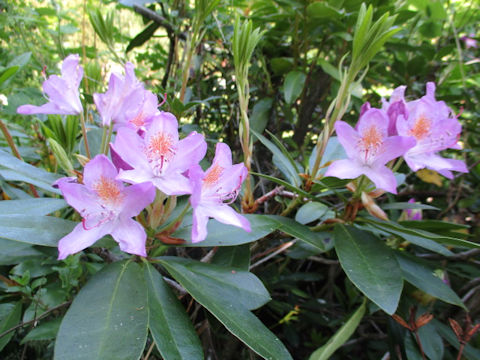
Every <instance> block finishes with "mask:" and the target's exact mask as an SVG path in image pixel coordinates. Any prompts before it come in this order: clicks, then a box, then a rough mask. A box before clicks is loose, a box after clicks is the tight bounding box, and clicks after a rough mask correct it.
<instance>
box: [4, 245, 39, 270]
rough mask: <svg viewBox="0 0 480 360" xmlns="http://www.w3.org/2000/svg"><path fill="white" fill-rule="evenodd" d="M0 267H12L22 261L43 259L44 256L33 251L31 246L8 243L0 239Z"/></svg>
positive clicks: (35, 250)
mask: <svg viewBox="0 0 480 360" xmlns="http://www.w3.org/2000/svg"><path fill="white" fill-rule="evenodd" d="M0 249H2V251H1V252H0V265H13V264H18V263H20V262H22V261H25V260H28V259H32V258H39V257H44V256H45V255H44V254H43V253H42V252H40V251H38V250H37V249H34V248H33V247H32V245H31V244H25V243H21V242H18V241H10V240H5V239H2V238H0Z"/></svg>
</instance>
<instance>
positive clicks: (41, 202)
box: [0, 198, 67, 215]
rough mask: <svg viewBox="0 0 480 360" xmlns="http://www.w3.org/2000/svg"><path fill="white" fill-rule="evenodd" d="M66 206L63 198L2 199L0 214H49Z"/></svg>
mask: <svg viewBox="0 0 480 360" xmlns="http://www.w3.org/2000/svg"><path fill="white" fill-rule="evenodd" d="M66 206H67V203H66V202H65V201H64V200H63V199H51V198H38V199H37V198H36V199H28V200H5V201H0V214H2V215H9V214H23V215H48V214H51V213H53V212H55V211H57V210H60V209H63V208H64V207H66Z"/></svg>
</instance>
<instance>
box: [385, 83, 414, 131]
mask: <svg viewBox="0 0 480 360" xmlns="http://www.w3.org/2000/svg"><path fill="white" fill-rule="evenodd" d="M406 88H407V87H406V86H399V87H397V88H396V89H395V90H393V93H392V95H391V96H390V100H389V101H386V100H385V99H382V110H383V111H385V112H386V114H387V116H388V135H390V136H392V135H398V133H397V126H396V124H397V119H398V117H399V116H403V117H407V113H408V110H407V103H406V101H405V89H406Z"/></svg>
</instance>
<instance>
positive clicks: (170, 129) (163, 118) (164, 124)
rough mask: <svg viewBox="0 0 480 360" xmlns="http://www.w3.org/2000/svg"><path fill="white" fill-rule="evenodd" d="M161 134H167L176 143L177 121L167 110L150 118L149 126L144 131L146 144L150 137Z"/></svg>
mask: <svg viewBox="0 0 480 360" xmlns="http://www.w3.org/2000/svg"><path fill="white" fill-rule="evenodd" d="M159 134H162V135H163V136H169V137H170V138H171V140H172V142H173V144H176V143H177V142H178V122H177V119H176V118H175V116H174V115H173V114H171V113H169V112H164V111H162V112H161V113H160V114H159V115H157V116H155V117H154V118H153V119H152V123H151V124H150V128H149V129H148V131H147V132H146V135H145V142H146V143H147V144H148V143H149V142H150V139H151V138H152V137H155V136H158V135H159Z"/></svg>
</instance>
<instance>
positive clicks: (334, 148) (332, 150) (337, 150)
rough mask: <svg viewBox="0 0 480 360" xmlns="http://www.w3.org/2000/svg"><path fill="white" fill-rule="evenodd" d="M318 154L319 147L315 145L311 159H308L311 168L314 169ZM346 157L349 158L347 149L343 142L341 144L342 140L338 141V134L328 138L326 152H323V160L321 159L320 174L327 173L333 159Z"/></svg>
mask: <svg viewBox="0 0 480 360" xmlns="http://www.w3.org/2000/svg"><path fill="white" fill-rule="evenodd" d="M316 154H317V147H316V146H315V147H314V148H313V150H312V154H311V156H310V159H309V160H308V166H309V168H310V169H312V168H313V165H314V164H315V158H316ZM346 158H347V153H346V152H345V149H344V148H343V146H342V144H340V141H338V138H337V137H336V136H332V137H331V138H330V139H328V143H327V147H326V148H325V152H324V153H323V156H322V160H321V161H320V168H319V171H318V174H319V175H323V174H325V173H326V171H327V169H328V166H329V165H330V164H331V163H332V162H333V161H335V160H341V159H346Z"/></svg>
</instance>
